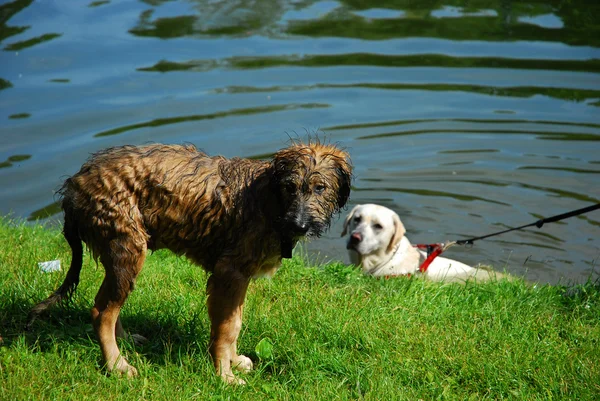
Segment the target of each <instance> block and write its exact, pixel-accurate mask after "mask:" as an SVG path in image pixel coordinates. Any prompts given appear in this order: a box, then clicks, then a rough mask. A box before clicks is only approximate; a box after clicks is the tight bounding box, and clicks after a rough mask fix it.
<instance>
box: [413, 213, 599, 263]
mask: <svg viewBox="0 0 600 401" xmlns="http://www.w3.org/2000/svg"><path fill="white" fill-rule="evenodd" d="M597 209H600V203H597V204H595V205H591V206H587V207H583V208H581V209H577V210H572V211H570V212H566V213H561V214H557V215H556V216H551V217H547V218H545V219H540V220H537V221H535V222H533V223H530V224H525V225H523V226H519V227H515V228H509V229H508V230H503V231H498V232H495V233H492V234H487V235H482V236H481V237H473V238H469V239H461V240H457V241H447V242H444V243H438V244H418V245H413V246H414V247H416V248H419V249H423V250H425V251H427V258H426V259H425V260H424V261H423V263H421V266H419V271H420V272H421V273H425V272H426V271H427V268H428V267H429V265H430V264H431V262H433V260H434V259H435V258H436V257H438V256H439V255H441V254H442V252H445V251H446V249H448V248H450V247H451V246H452V245H473V242H475V241H479V240H481V239H485V238H490V237H495V236H496V235H500V234H505V233H508V232H511V231H516V230H522V229H524V228H527V227H533V226H536V227H537V228H542V226H543V225H544V224H546V223H555V222H557V221H560V220H564V219H568V218H569V217H574V216H578V215H580V214H584V213H588V212H591V211H594V210H597Z"/></svg>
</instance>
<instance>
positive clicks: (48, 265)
mask: <svg viewBox="0 0 600 401" xmlns="http://www.w3.org/2000/svg"><path fill="white" fill-rule="evenodd" d="M38 267H39V268H40V270H41V271H42V272H43V273H52V272H58V271H60V260H50V261H48V262H38Z"/></svg>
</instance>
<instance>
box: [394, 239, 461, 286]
mask: <svg viewBox="0 0 600 401" xmlns="http://www.w3.org/2000/svg"><path fill="white" fill-rule="evenodd" d="M453 244H454V243H453V242H450V243H448V242H447V243H443V244H417V245H413V246H414V247H415V248H419V249H422V250H424V251H427V258H426V259H425V260H424V261H423V263H421V266H419V272H420V273H425V272H426V271H427V269H428V268H429V265H430V264H431V262H433V260H434V259H435V258H437V257H438V256H439V255H441V254H442V252H444V251H445V250H446V249H447V248H448V247H449V246H451V245H453ZM398 276H405V277H410V276H411V274H410V273H408V274H399V275H387V276H384V277H385V278H386V279H388V278H390V277H398Z"/></svg>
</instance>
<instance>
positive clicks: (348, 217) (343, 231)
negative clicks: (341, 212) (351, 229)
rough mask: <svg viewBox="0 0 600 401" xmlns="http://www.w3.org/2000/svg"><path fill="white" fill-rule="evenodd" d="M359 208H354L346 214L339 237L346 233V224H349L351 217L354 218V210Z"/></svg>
mask: <svg viewBox="0 0 600 401" xmlns="http://www.w3.org/2000/svg"><path fill="white" fill-rule="evenodd" d="M359 206H360V205H356V206H354V207H353V208H352V210H351V211H350V213H348V216H346V220H344V229H343V230H342V235H341V237H343V236H344V235H346V234H347V233H348V224H350V220H352V216H354V212H355V211H356V209H358V207H359Z"/></svg>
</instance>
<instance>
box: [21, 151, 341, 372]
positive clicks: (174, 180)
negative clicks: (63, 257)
mask: <svg viewBox="0 0 600 401" xmlns="http://www.w3.org/2000/svg"><path fill="white" fill-rule="evenodd" d="M351 175H352V166H351V164H350V160H349V156H348V154H347V153H346V152H344V151H342V150H340V149H339V148H337V147H335V146H333V145H326V144H321V143H318V142H317V143H308V144H302V143H294V144H292V145H291V146H290V147H288V148H286V149H282V150H280V151H279V152H277V153H276V154H275V156H274V158H273V159H272V160H271V161H260V160H248V159H240V158H233V159H226V158H224V157H221V156H217V157H209V156H207V155H206V154H204V153H201V152H199V151H197V150H196V148H194V147H193V146H176V145H148V146H142V147H135V146H123V147H116V148H111V149H107V150H105V151H102V152H99V153H96V154H94V155H93V156H92V157H91V158H90V160H89V161H87V162H86V163H85V164H84V165H83V166H82V168H81V170H80V171H79V172H78V173H77V174H75V175H74V176H73V177H71V178H69V179H67V180H66V182H65V183H64V185H63V187H62V189H61V190H60V194H61V195H62V208H63V209H64V212H65V224H64V236H65V238H66V240H67V241H68V243H69V245H70V246H71V249H72V252H73V259H72V261H71V267H70V268H69V271H68V273H67V276H66V278H65V281H64V282H63V284H62V285H61V286H60V288H58V290H56V291H55V292H54V294H52V295H51V296H50V297H49V298H48V299H47V300H45V301H43V302H41V303H40V304H38V305H37V306H35V307H34V308H33V309H32V311H31V316H30V322H32V321H33V320H34V319H35V318H36V316H37V315H39V314H40V313H41V312H43V311H44V310H45V309H46V308H48V307H49V306H50V305H52V304H54V303H56V302H58V301H60V300H62V299H64V298H67V297H68V296H69V295H70V294H71V293H72V292H73V291H74V290H75V288H76V287H77V284H78V282H79V273H80V271H81V267H82V260H83V246H82V243H81V241H82V240H83V241H84V242H85V243H86V244H87V245H88V247H89V248H90V250H91V252H92V254H93V256H94V257H95V258H96V259H98V258H99V259H100V261H101V262H102V264H103V265H104V269H105V271H106V276H105V278H104V281H103V282H102V285H101V286H100V290H99V291H98V295H96V300H95V304H94V307H93V308H92V319H93V325H94V328H95V330H96V333H97V335H98V338H99V341H100V348H101V349H102V356H103V358H104V361H105V362H106V368H107V369H108V371H113V372H119V373H124V374H126V375H127V376H134V375H136V374H137V371H136V369H135V368H134V367H132V366H131V365H129V363H127V361H126V360H125V358H124V357H123V356H122V355H121V353H120V351H119V348H118V347H117V342H116V336H123V335H124V332H123V328H122V326H121V323H120V319H119V312H120V309H121V307H122V306H123V304H124V302H125V300H126V298H127V296H128V295H129V293H130V292H131V291H132V290H133V286H134V283H135V279H136V276H137V275H138V274H139V272H140V271H141V269H142V265H143V264H144V259H145V257H146V252H147V250H148V249H150V250H154V249H159V248H168V249H170V250H172V251H174V252H176V253H178V254H182V255H185V256H187V257H188V258H190V259H191V260H192V261H193V262H195V263H196V264H199V265H201V266H203V268H204V269H205V270H207V271H208V272H210V273H211V275H210V277H209V279H208V284H207V293H208V314H209V317H210V321H211V330H210V346H209V349H210V354H211V356H212V358H213V362H214V365H215V368H216V370H217V373H218V374H219V375H220V376H221V377H222V378H223V379H224V380H225V381H227V382H235V383H243V380H241V379H237V378H236V377H235V376H234V375H233V373H232V371H231V369H232V368H238V369H240V370H250V369H251V368H252V361H250V359H249V358H247V357H245V356H243V355H238V354H237V350H236V345H237V339H238V335H239V332H240V328H241V325H242V310H243V307H244V299H245V296H246V289H247V288H248V284H249V282H250V279H251V278H253V277H258V276H264V275H272V274H274V273H275V271H276V270H277V268H278V267H279V265H280V263H281V259H282V258H290V257H291V256H292V249H293V248H294V246H295V245H296V243H297V241H298V240H299V239H301V238H303V237H315V236H319V235H320V234H321V233H322V232H323V231H324V230H325V229H326V228H328V226H329V223H330V219H331V217H332V215H333V214H334V213H336V212H338V211H339V210H340V208H342V207H343V206H344V205H345V204H346V201H347V199H348V196H349V194H350V181H351Z"/></svg>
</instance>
